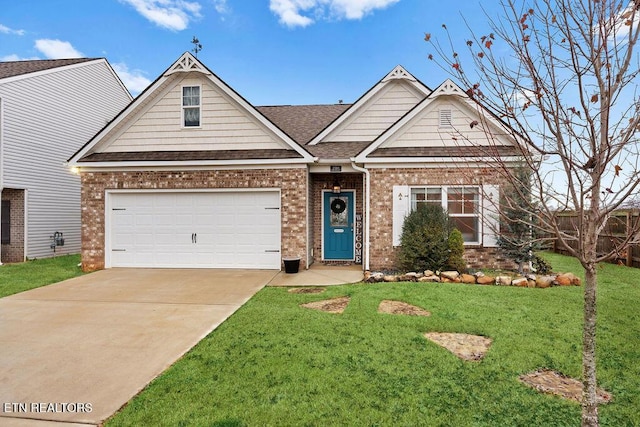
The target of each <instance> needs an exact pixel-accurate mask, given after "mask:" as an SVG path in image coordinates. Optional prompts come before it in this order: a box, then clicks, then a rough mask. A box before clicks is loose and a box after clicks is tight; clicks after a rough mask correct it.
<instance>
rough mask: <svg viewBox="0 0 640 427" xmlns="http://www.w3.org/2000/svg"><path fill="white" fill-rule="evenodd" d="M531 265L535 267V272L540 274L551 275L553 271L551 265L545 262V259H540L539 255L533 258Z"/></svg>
mask: <svg viewBox="0 0 640 427" xmlns="http://www.w3.org/2000/svg"><path fill="white" fill-rule="evenodd" d="M531 263H532V265H533V270H534V271H535V272H536V273H539V274H548V273H551V270H552V269H553V268H552V267H551V264H549V263H548V262H547V261H545V260H544V259H543V258H541V257H539V256H538V255H535V256H534V257H533V260H532V261H531Z"/></svg>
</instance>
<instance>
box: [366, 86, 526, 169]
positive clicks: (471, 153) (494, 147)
mask: <svg viewBox="0 0 640 427" xmlns="http://www.w3.org/2000/svg"><path fill="white" fill-rule="evenodd" d="M440 97H448V98H450V99H455V100H458V101H459V102H457V104H458V105H460V106H463V107H464V108H467V109H472V108H474V111H475V112H476V113H477V114H480V113H479V112H478V110H479V111H480V112H481V113H482V114H483V118H482V120H483V122H484V124H486V125H488V126H491V127H492V129H493V130H494V131H495V130H502V131H504V132H505V133H504V134H494V136H495V137H496V140H502V141H501V142H505V143H504V144H488V145H486V146H484V145H471V146H469V145H466V146H464V145H460V146H456V145H453V146H447V145H443V146H436V147H432V146H428V147H427V146H415V147H385V146H384V145H385V143H386V142H388V141H390V140H392V138H394V137H395V136H396V135H398V134H401V133H402V132H403V131H404V129H406V128H407V127H409V126H410V123H411V121H412V120H414V119H417V118H419V117H420V115H422V114H424V113H425V111H428V109H429V108H430V107H431V106H432V105H433V104H434V103H435V102H436V101H437V100H438V99H439V98H440ZM508 129H509V126H508V125H507V124H506V123H504V122H503V121H502V120H500V119H498V118H497V117H496V116H495V115H494V114H492V113H491V112H490V111H489V110H487V108H486V107H485V106H484V105H482V104H481V103H479V102H477V101H476V100H473V99H471V98H470V97H469V96H468V95H467V93H466V92H465V91H464V90H462V89H461V88H460V86H458V85H457V84H455V83H454V82H453V81H451V80H450V79H447V80H445V81H444V82H443V83H442V84H441V85H440V86H438V87H437V88H436V89H435V90H434V91H433V92H432V93H431V94H429V96H427V97H426V98H425V99H424V100H423V101H422V102H420V103H418V104H417V105H416V106H415V107H414V108H413V109H411V110H410V111H409V112H407V114H405V115H404V116H403V117H402V118H401V119H399V120H398V121H397V122H396V123H394V124H393V126H391V127H390V128H389V129H387V130H386V131H385V132H384V133H382V134H381V135H380V136H379V137H378V138H377V139H376V140H375V141H374V142H373V143H372V144H370V145H368V146H367V147H366V148H364V149H363V150H362V152H360V153H359V154H358V155H357V156H355V158H354V161H356V162H358V163H366V162H388V161H390V160H391V159H395V160H401V161H403V162H406V161H409V159H412V160H413V161H422V160H423V159H424V160H427V159H434V158H451V157H472V158H494V159H495V158H498V157H517V156H521V155H522V147H521V146H520V145H518V143H517V142H514V141H513V132H509V131H508ZM453 131H454V129H452V132H453ZM505 135H508V136H507V137H506V139H505Z"/></svg>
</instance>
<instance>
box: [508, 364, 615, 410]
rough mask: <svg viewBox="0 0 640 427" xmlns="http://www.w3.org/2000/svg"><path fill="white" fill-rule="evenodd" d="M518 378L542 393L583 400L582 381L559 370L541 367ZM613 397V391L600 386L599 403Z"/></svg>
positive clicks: (598, 391)
mask: <svg viewBox="0 0 640 427" xmlns="http://www.w3.org/2000/svg"><path fill="white" fill-rule="evenodd" d="M518 379H519V380H520V381H522V382H523V383H525V384H526V385H528V386H529V387H533V388H534V389H536V390H538V391H539V392H541V393H550V394H555V395H557V396H560V397H563V398H565V399H570V400H573V401H576V402H578V403H580V402H581V401H582V383H581V382H580V381H579V380H577V379H575V378H570V377H567V376H565V375H562V374H561V373H559V372H556V371H552V370H549V369H540V370H538V371H535V372H532V373H530V374H526V375H521V376H520V377H519V378H518ZM612 398H613V396H612V395H611V393H609V392H607V391H605V390H603V389H601V388H598V390H597V399H598V403H600V404H602V403H609V402H610V401H611V399H612Z"/></svg>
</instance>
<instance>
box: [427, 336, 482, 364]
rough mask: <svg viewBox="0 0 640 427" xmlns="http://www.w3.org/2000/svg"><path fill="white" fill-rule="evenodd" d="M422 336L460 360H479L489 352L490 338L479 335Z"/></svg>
mask: <svg viewBox="0 0 640 427" xmlns="http://www.w3.org/2000/svg"><path fill="white" fill-rule="evenodd" d="M424 336H425V337H426V338H427V339H428V340H430V341H433V342H434V343H436V344H438V345H439V346H441V347H444V348H446V349H447V350H449V351H450V352H451V353H453V354H455V355H456V356H458V357H459V358H460V359H462V360H480V359H482V358H483V357H484V355H485V354H486V353H487V351H488V350H489V347H490V346H491V343H492V342H493V341H492V340H491V338H487V337H483V336H480V335H469V334H452V333H446V332H427V333H426V334H424Z"/></svg>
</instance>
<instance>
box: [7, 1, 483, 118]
mask: <svg viewBox="0 0 640 427" xmlns="http://www.w3.org/2000/svg"><path fill="white" fill-rule="evenodd" d="M5 3H6V4H3V6H2V8H1V9H0V61H15V60H25V59H50V58H70V57H79V56H80V57H105V58H107V60H108V61H109V62H110V63H111V64H112V65H113V67H114V68H115V69H116V71H117V72H118V74H119V75H120V77H121V78H122V80H123V81H124V83H125V84H126V86H127V87H128V88H129V90H130V91H131V92H132V94H133V95H137V94H138V93H139V92H140V91H141V90H143V89H144V88H145V87H146V86H147V85H148V84H149V83H151V82H152V81H153V80H154V79H156V78H157V77H158V76H159V75H160V74H161V73H162V72H163V71H164V70H165V69H166V68H168V67H169V66H170V65H171V64H172V63H173V62H174V61H175V60H176V59H178V57H179V56H180V55H181V54H182V53H183V52H185V51H189V50H191V49H192V48H193V45H192V44H191V43H190V42H191V40H192V38H193V37H194V36H196V37H198V39H199V40H200V43H201V44H202V45H203V49H202V51H201V52H199V53H198V58H199V59H200V60H201V61H202V62H203V63H204V64H205V65H206V66H208V67H209V68H210V69H211V70H212V71H213V72H214V73H216V74H217V75H218V76H219V77H220V78H222V79H223V80H224V81H225V82H227V83H228V84H229V85H231V86H232V87H233V88H234V89H235V90H236V91H238V92H239V93H240V94H241V95H243V96H244V97H245V98H246V99H247V100H248V101H249V102H251V103H253V104H254V105H281V104H327V103H336V102H338V100H343V101H344V102H347V103H349V102H353V101H355V100H356V99H357V98H358V97H360V96H361V95H362V94H363V93H364V92H365V91H366V90H368V89H369V88H370V87H371V86H373V85H374V84H375V83H376V82H377V81H378V80H379V79H381V78H382V77H383V76H384V75H385V74H386V73H388V72H389V71H391V70H392V69H393V68H394V67H395V66H396V65H398V64H401V65H403V66H404V67H405V68H407V70H408V71H409V72H411V73H412V74H413V75H415V76H416V77H417V78H419V79H420V80H422V81H423V82H424V83H425V84H427V85H428V86H430V87H432V88H434V87H436V86H437V85H439V84H440V83H441V82H442V81H443V80H444V79H445V78H447V77H448V76H447V75H445V74H444V73H443V72H442V71H441V70H439V69H438V68H437V67H436V65H435V64H433V63H432V62H430V61H429V60H428V59H427V55H428V54H429V53H430V47H429V45H427V43H425V42H424V40H423V38H424V34H425V33H426V32H430V33H433V34H436V35H438V34H440V35H443V33H442V30H441V25H442V24H443V23H446V24H447V27H448V28H449V30H450V31H451V34H452V35H453V36H454V37H459V39H458V40H456V43H457V44H458V45H460V46H463V44H464V40H465V39H466V37H467V36H468V34H469V31H468V30H467V28H466V25H465V24H464V22H463V20H462V17H461V14H462V15H463V16H464V17H465V18H466V19H467V21H468V22H469V23H470V24H471V26H472V27H473V28H474V30H476V31H477V32H482V31H483V30H484V29H486V27H487V22H486V19H485V18H484V13H483V12H482V9H481V7H480V5H479V2H477V1H475V0H463V1H457V2H451V3H449V2H446V1H432V0H97V1H96V0H92V1H79V0H29V1H26V2H16V1H10V2H5ZM484 3H485V5H484V7H485V8H487V7H495V6H487V5H486V3H487V2H484ZM490 3H494V2H490ZM489 12H491V11H489ZM461 49H462V47H461Z"/></svg>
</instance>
